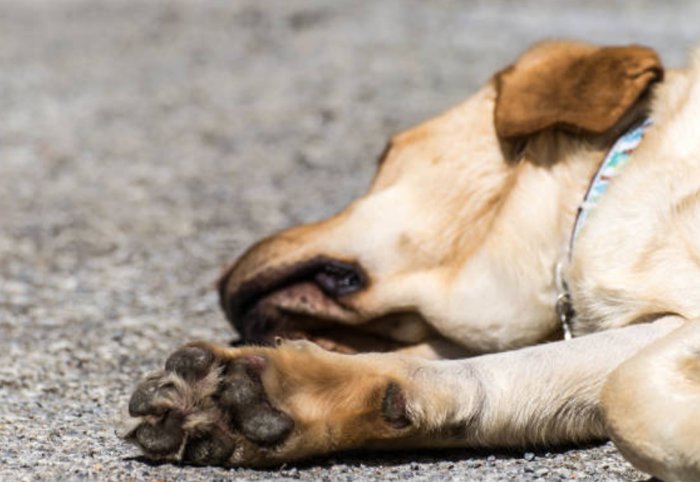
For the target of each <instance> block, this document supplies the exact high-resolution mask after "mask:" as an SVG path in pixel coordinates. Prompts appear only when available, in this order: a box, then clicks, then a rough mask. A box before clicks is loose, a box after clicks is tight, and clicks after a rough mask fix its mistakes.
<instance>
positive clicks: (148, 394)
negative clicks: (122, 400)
mask: <svg viewBox="0 0 700 482" xmlns="http://www.w3.org/2000/svg"><path fill="white" fill-rule="evenodd" d="M169 389H170V387H168V386H163V385H162V383H161V381H160V380H159V379H157V378H151V379H148V380H146V381H144V382H142V383H140V384H139V386H138V387H136V390H134V393H133V394H132V395H131V398H130V399H129V415H131V416H132V417H142V416H144V415H162V414H163V413H165V412H166V411H167V407H166V406H164V405H162V404H158V403H157V402H158V401H161V400H163V396H164V395H166V394H167V391H168V390H169Z"/></svg>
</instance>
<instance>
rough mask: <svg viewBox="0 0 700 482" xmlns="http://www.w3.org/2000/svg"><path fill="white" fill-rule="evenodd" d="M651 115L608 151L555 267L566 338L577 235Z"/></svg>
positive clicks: (559, 312)
mask: <svg viewBox="0 0 700 482" xmlns="http://www.w3.org/2000/svg"><path fill="white" fill-rule="evenodd" d="M651 123H652V122H651V119H650V118H648V117H646V118H644V119H643V120H641V121H639V122H637V123H635V124H634V125H633V126H632V127H630V128H629V130H628V131H627V132H625V134H623V135H622V136H620V138H619V139H618V140H617V141H616V142H615V143H614V144H613V146H612V148H611V149H610V151H609V152H608V154H607V155H606V156H605V158H604V159H603V162H601V164H600V166H599V167H598V170H597V171H596V173H595V174H594V175H593V178H592V179H591V182H590V184H589V186H588V190H587V191H586V194H585V196H584V197H583V200H582V202H581V204H580V206H579V208H578V210H577V213H576V218H575V220H574V224H573V229H572V230H571V236H570V239H569V243H568V249H567V252H566V254H565V256H563V257H562V259H560V260H559V262H558V263H557V266H556V270H555V282H556V287H557V300H556V305H555V309H556V313H557V317H558V318H559V320H560V321H561V324H562V330H563V332H564V338H565V339H567V340H568V339H570V338H572V332H571V323H572V321H573V319H574V316H575V315H576V313H575V310H574V308H573V304H572V302H571V294H570V293H569V288H568V285H567V282H566V279H565V277H564V275H563V272H564V269H565V266H566V265H567V264H568V262H569V261H570V259H571V255H572V252H573V250H574V246H575V244H576V239H577V238H578V236H579V234H580V232H581V229H582V228H583V226H584V224H585V223H586V220H587V219H588V217H589V216H590V215H591V213H592V212H593V210H594V209H595V207H596V206H597V205H598V203H599V202H600V200H601V199H602V197H603V195H604V194H605V192H606V191H607V190H608V187H609V185H610V182H611V181H612V180H613V179H614V178H615V177H616V176H617V175H618V174H619V173H620V171H621V170H622V169H623V168H624V167H625V165H627V163H628V162H629V160H630V158H631V156H632V153H633V151H634V150H635V149H636V148H637V147H638V146H639V144H640V143H641V141H642V138H643V137H644V132H645V131H646V129H647V128H648V127H649V126H650V125H651Z"/></svg>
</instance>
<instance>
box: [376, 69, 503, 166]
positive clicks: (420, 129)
mask: <svg viewBox="0 0 700 482" xmlns="http://www.w3.org/2000/svg"><path fill="white" fill-rule="evenodd" d="M495 98H496V89H495V85H494V83H493V81H489V82H488V83H487V84H486V85H485V86H483V87H482V88H481V89H479V90H478V91H477V92H475V93H473V94H472V95H471V96H469V97H468V98H466V99H465V100H464V101H463V102H461V103H459V104H457V105H456V106H454V107H452V108H451V109H449V110H447V111H445V112H443V113H440V114H438V115H436V116H434V117H432V118H429V119H428V120H426V121H424V122H422V123H420V124H418V125H416V126H414V127H411V128H408V129H406V130H404V131H402V132H399V133H397V134H395V135H394V136H392V137H391V138H390V139H389V141H388V142H387V144H386V145H385V147H384V149H383V151H382V153H381V154H380V156H379V159H378V166H379V167H380V168H381V167H382V166H383V165H384V164H385V163H386V162H387V161H389V160H393V159H395V158H399V157H400V158H402V159H405V158H407V157H414V156H412V155H411V154H415V153H418V154H421V153H422V154H428V155H429V154H431V153H437V152H439V151H441V150H443V149H445V148H449V147H451V146H463V147H465V148H468V147H469V145H470V144H471V143H472V142H476V143H478V144H482V143H483V142H484V141H496V137H495V131H494V129H493V111H494V104H495ZM398 154H408V156H400V155H398ZM417 158H418V159H421V158H423V157H422V156H417Z"/></svg>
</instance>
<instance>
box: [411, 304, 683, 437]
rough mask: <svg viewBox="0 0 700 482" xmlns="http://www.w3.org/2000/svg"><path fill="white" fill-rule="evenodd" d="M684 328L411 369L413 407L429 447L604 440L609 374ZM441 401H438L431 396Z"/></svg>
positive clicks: (615, 334) (639, 330) (659, 324)
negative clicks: (603, 404)
mask: <svg viewBox="0 0 700 482" xmlns="http://www.w3.org/2000/svg"><path fill="white" fill-rule="evenodd" d="M681 323H682V321H681V320H679V319H675V318H666V319H663V320H659V321H656V322H655V323H651V324H644V325H633V326H629V327H625V328H621V329H617V330H609V331H606V332H601V333H598V334H593V335H588V336H585V337H581V338H575V339H573V340H569V341H561V342H555V343H549V344H546V345H540V346H536V347H532V348H526V349H522V350H516V351H512V352H506V353H499V354H494V355H486V356H482V357H478V358H473V359H469V360H461V361H449V362H446V361H441V362H427V363H425V364H423V365H422V366H421V367H420V368H418V369H417V370H415V373H414V376H413V377H412V382H413V383H415V384H416V387H420V389H419V390H418V391H417V392H415V395H416V397H415V399H414V401H415V404H414V405H412V406H411V409H412V414H413V415H414V416H415V417H416V419H417V425H418V426H420V427H422V428H423V430H422V433H423V434H424V436H426V437H428V438H431V439H432V442H427V441H426V445H435V444H436V443H439V444H441V445H451V446H460V445H461V446H488V447H524V446H537V445H551V444H561V443H576V442H583V441H589V440H595V439H602V438H604V437H606V428H605V423H604V418H603V415H602V412H601V408H600V407H601V406H600V394H601V389H602V387H603V384H604V382H605V380H606V378H607V377H608V375H609V374H610V373H611V372H612V371H613V370H614V369H615V368H616V367H618V366H619V365H620V364H621V363H623V362H624V361H625V360H627V359H628V358H630V357H632V356H634V355H635V354H636V353H637V352H638V351H639V350H641V349H642V348H644V347H645V346H646V345H648V344H649V343H651V342H653V341H654V340H656V339H658V338H660V337H663V336H664V335H665V334H667V333H669V332H670V331H672V330H673V329H674V328H675V327H678V326H679V325H680V324H681ZM436 395H439V396H436Z"/></svg>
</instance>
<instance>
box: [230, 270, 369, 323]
mask: <svg viewBox="0 0 700 482" xmlns="http://www.w3.org/2000/svg"><path fill="white" fill-rule="evenodd" d="M234 270H235V268H234ZM232 271H233V270H232ZM329 272H330V274H329ZM332 272H347V273H350V274H351V276H352V277H353V278H352V283H353V284H352V286H350V285H348V283H345V284H343V283H334V282H333V279H332V277H331V274H332ZM231 274H232V272H229V273H228V274H227V275H226V276H225V278H224V279H223V280H222V281H221V282H220V285H219V300H220V303H221V306H222V309H223V310H224V312H225V314H226V317H227V318H228V320H229V321H230V322H231V323H232V324H233V325H234V327H235V328H236V329H237V330H239V332H240V329H241V328H242V327H241V323H242V322H243V320H244V319H245V318H246V315H247V314H248V313H250V312H251V311H252V310H253V309H254V308H255V307H256V306H257V305H259V304H260V302H261V301H262V300H264V299H265V298H266V297H268V296H270V295H271V294H273V293H275V292H277V291H280V290H283V289H285V288H287V287H290V286H293V285H295V284H298V283H302V282H305V281H313V282H314V283H315V284H316V285H317V286H318V287H319V289H320V290H321V291H322V292H323V293H324V294H325V295H326V296H327V297H328V298H329V299H331V300H333V302H335V303H336V304H337V305H338V306H339V307H341V308H343V309H346V310H347V309H349V307H348V305H346V304H345V303H344V302H343V298H345V297H347V296H348V295H350V294H352V293H354V292H356V291H361V290H363V289H365V288H366V287H367V285H368V284H369V281H368V279H369V278H368V277H367V275H366V274H365V272H364V270H363V269H362V268H361V267H360V266H359V265H358V264H357V263H354V262H352V261H341V260H338V259H333V258H329V257H326V256H317V257H314V258H311V259H308V260H306V261H303V262H298V263H294V264H291V265H285V266H281V267H276V268H273V269H267V270H265V271H264V272H262V273H258V274H256V275H254V276H252V277H250V278H249V279H248V280H246V281H244V282H242V283H240V284H239V285H238V286H236V287H234V288H232V289H231V288H229V287H228V279H229V278H230V277H231Z"/></svg>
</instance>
